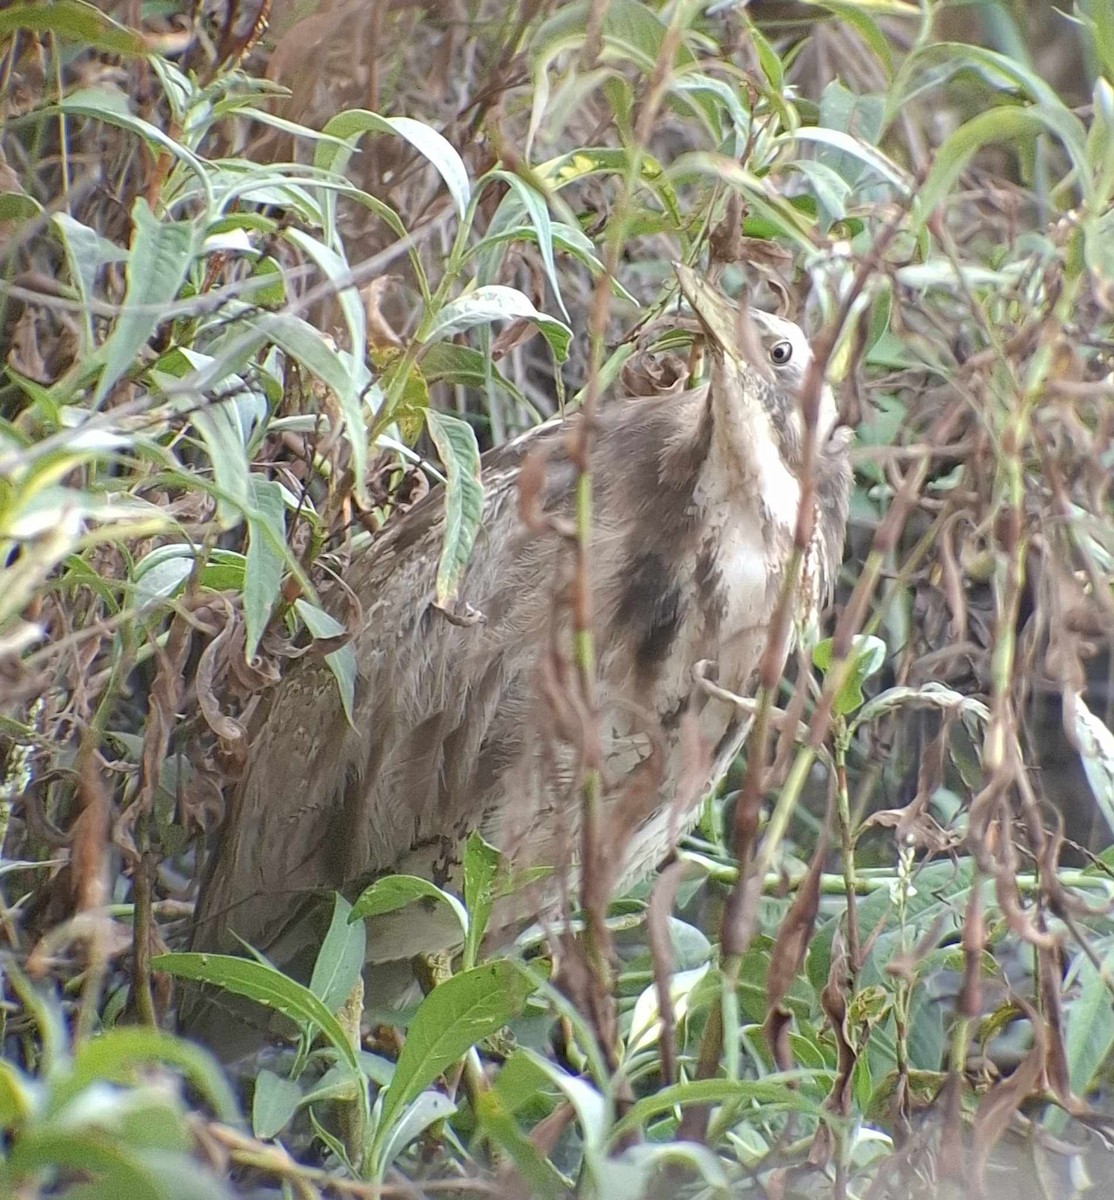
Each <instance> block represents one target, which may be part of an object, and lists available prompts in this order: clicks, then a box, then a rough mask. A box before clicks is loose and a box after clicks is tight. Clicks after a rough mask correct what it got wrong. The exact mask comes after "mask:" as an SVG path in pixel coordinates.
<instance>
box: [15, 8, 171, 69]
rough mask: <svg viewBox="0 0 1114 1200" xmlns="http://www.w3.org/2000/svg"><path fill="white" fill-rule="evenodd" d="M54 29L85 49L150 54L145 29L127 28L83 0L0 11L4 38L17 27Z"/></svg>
mask: <svg viewBox="0 0 1114 1200" xmlns="http://www.w3.org/2000/svg"><path fill="white" fill-rule="evenodd" d="M19 29H29V30H31V31H33V32H34V33H53V34H56V35H57V36H58V37H60V38H67V39H69V40H70V41H73V42H76V43H77V44H78V45H79V46H80V47H81V48H82V49H84V50H99V51H101V52H102V53H104V54H119V55H122V56H124V57H127V58H134V57H138V56H141V55H145V54H147V52H148V50H147V43H146V40H145V39H144V37H143V35H142V34H141V33H137V32H136V31H135V30H134V29H127V28H125V27H124V26H123V25H120V24H119V23H118V22H116V21H114V20H113V19H112V18H111V17H109V16H107V15H106V14H105V13H103V12H101V11H100V10H99V9H98V8H97V7H96V5H93V4H85V3H83V2H82V0H53V2H52V3H51V4H40V3H37V2H35V3H24V4H12V5H9V6H8V7H6V8H5V9H3V10H2V11H0V41H4V40H6V39H7V38H9V37H10V36H11V35H12V34H13V33H15V32H16V30H19Z"/></svg>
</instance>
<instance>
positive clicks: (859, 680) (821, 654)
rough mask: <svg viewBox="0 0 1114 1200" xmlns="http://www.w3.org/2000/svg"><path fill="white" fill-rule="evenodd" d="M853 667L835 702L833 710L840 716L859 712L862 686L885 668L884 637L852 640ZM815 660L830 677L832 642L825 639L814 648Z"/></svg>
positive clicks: (861, 637) (829, 639)
mask: <svg viewBox="0 0 1114 1200" xmlns="http://www.w3.org/2000/svg"><path fill="white" fill-rule="evenodd" d="M851 660H852V661H851V668H850V671H849V673H848V675H847V677H846V678H845V679H844V681H843V684H842V686H841V687H840V689H839V692H838V694H837V695H836V698H835V700H834V701H833V703H832V711H833V712H834V713H835V714H836V715H837V716H841V717H845V716H847V715H848V714H849V713H853V712H857V711H858V710H859V709H860V708H861V707H862V703H863V684H864V683H865V682H866V680H868V679H869V678H870V677H871V675H874V674H876V673H877V672H878V671H880V670H881V669H882V666H883V664H884V663H885V661H886V643H885V642H884V641H882V639H881V638H878V637H874V636H872V635H868V634H858V635H857V636H856V637H855V638H854V639H853V641H852V648H851ZM812 661H813V663H814V664H815V665H816V666H817V667H819V668H820V670H821V671H822V672H823V673H824V675H825V676H827V674H828V671H829V670H830V669H831V666H832V639H831V638H825V639H824V640H823V641H822V642H818V643H817V644H816V645H815V646H814V647H813V649H812Z"/></svg>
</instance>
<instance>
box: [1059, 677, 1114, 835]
mask: <svg viewBox="0 0 1114 1200" xmlns="http://www.w3.org/2000/svg"><path fill="white" fill-rule="evenodd" d="M1064 700H1065V703H1064V717H1065V721H1070V723H1071V728H1072V732H1073V733H1074V734H1075V738H1074V740H1075V744H1076V745H1077V746H1078V748H1079V756H1080V759H1081V760H1082V762H1083V771H1084V773H1085V774H1086V776H1087V782H1088V783H1089V784H1090V785H1091V794H1092V795H1093V796H1094V798H1095V804H1096V805H1097V806H1098V809H1099V812H1101V813H1102V815H1103V818H1104V820H1105V821H1106V824H1107V827H1108V828H1109V829H1110V830H1111V832H1114V733H1111V732H1110V730H1109V729H1108V728H1107V726H1106V724H1105V723H1104V722H1103V721H1102V720H1100V719H1099V718H1098V717H1096V716H1095V714H1094V713H1093V712H1091V710H1090V709H1089V708H1088V707H1087V705H1086V703H1085V702H1084V700H1083V697H1082V696H1081V695H1080V694H1079V693H1078V692H1075V691H1072V692H1071V693H1070V694H1069V695H1066V696H1065V697H1064Z"/></svg>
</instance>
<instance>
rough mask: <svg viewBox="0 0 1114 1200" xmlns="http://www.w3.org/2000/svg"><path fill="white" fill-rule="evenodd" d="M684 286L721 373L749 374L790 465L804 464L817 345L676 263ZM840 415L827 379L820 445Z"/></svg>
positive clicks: (799, 331) (714, 368) (791, 326)
mask: <svg viewBox="0 0 1114 1200" xmlns="http://www.w3.org/2000/svg"><path fill="white" fill-rule="evenodd" d="M674 269H675V270H676V272H677V278H678V281H679V282H680V285H681V291H682V293H683V294H684V296H685V299H686V300H687V301H688V302H689V304H690V305H691V307H692V310H693V312H694V313H695V315H696V317H697V319H698V320H699V322H700V324H701V326H702V327H703V329H704V334H705V340H706V342H707V346H708V350H709V354H710V357H711V360H712V375H713V379H714V378H715V376H716V375H717V373H720V374H722V373H725V372H726V373H730V374H732V375H737V374H738V373H739V372H742V373H743V374H744V375H745V376H748V377H749V378H748V386H747V387H746V389H745V390H746V391H747V393H748V394H752V395H754V396H755V397H756V398H757V400H758V401H759V403H760V404H761V405H762V407H763V409H764V410H765V411H766V414H767V415H768V417H769V420H770V425H771V426H772V429H773V433H774V436H775V438H776V440H777V443H778V450H779V452H780V455H781V457H782V459H783V460H784V461H785V463H786V465H787V466H788V467H789V468H790V469H791V470H793V471H794V472H795V473H797V474H799V473H800V471H801V469H802V466H803V464H802V461H801V460H802V446H803V441H804V424H803V418H802V411H801V403H800V401H801V390H802V387H803V385H804V383H805V379H806V377H807V375H808V368H809V366H810V365H811V363H812V359H813V354H812V347H811V346H810V345H809V341H808V338H807V337H806V336H805V333H804V330H802V329H801V327H800V326H799V325H796V324H794V323H793V322H792V321H788V320H786V319H785V318H783V317H776V316H774V315H773V314H771V313H767V312H763V311H762V310H761V309H756V308H740V306H739V305H737V304H735V303H734V302H733V301H731V300H729V299H728V298H727V297H726V296H724V295H723V294H722V293H721V292H719V291H717V290H716V289H715V288H714V287H713V286H712V285H711V284H709V283H708V282H707V281H706V280H705V279H703V278H702V277H701V276H700V275H698V274H697V273H696V272H695V271H693V270H692V269H691V268H689V267H686V266H684V265H683V264H679V263H678V264H675V267H674ZM837 420H838V413H837V410H836V403H835V397H834V396H833V395H832V390H831V388H830V387H828V385H827V384H826V383H825V384H822V386H821V393H820V403H819V408H818V412H817V422H816V445H817V446H818V447H823V446H825V445H826V444H827V442H828V439H829V437H830V436H831V434H832V432H833V430H834V429H835V426H836V423H837Z"/></svg>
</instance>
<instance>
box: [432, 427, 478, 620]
mask: <svg viewBox="0 0 1114 1200" xmlns="http://www.w3.org/2000/svg"><path fill="white" fill-rule="evenodd" d="M425 419H426V429H428V430H429V436H430V437H431V438H432V439H433V444H434V445H435V446H436V447H437V453H438V454H439V455H440V456H441V461H442V462H443V463H444V464H445V537H444V540H443V542H442V545H441V557H440V559H439V560H438V563H437V604H438V606H439V607H441V608H452V606H453V605H454V603H455V601H456V597H457V588H458V587H459V585H460V580H461V576H462V575H463V574H464V569H465V567H467V566H468V560H469V558H471V556H472V546H473V544H474V543H475V540H476V531H477V530H478V529H479V527H480V520H481V518H482V517H483V506H484V490H483V484H482V483H481V482H480V449H479V446H477V445H476V435H475V433H474V432H473V429H472V426H471V425H469V424H468V423H467V421H462V420H461V419H460V418H459V417H451V416H449V415H448V414H446V413H439V412H437V411H436V410H435V409H432V408H429V409H426V414H425Z"/></svg>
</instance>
